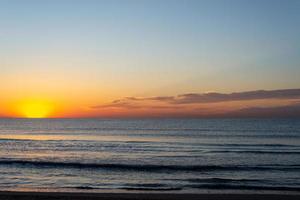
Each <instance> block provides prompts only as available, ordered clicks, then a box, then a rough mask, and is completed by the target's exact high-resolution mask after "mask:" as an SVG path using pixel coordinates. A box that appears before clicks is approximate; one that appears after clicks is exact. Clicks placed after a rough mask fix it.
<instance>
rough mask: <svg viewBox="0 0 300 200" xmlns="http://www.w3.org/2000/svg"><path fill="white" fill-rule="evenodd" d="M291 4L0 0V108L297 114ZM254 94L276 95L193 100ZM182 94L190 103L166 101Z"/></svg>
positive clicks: (299, 100)
mask: <svg viewBox="0 0 300 200" xmlns="http://www.w3.org/2000/svg"><path fill="white" fill-rule="evenodd" d="M299 10H300V1H298V0H253V1H249V0H206V1H205V0H195V1H192V0H170V1H168V0H163V1H158V0H148V1H143V0H135V1H134V0H132V1H130V0H127V1H126V0H119V1H114V0H109V1H108V0H107V1H101V0H72V1H71V0H51V1H50V0H44V1H39V0H26V1H21V0H0V94H1V96H0V116H3V117H152V116H155V117H159V116H171V117H172V116H176V117H177V116H178V117H181V116H182V117H210V116H250V115H251V116H252V115H261V116H274V115H281V114H282V113H285V114H286V113H288V115H289V116H290V115H291V116H294V115H299V109H298V107H299V104H300V95H299V94H298V93H297V92H298V90H290V89H299V88H300V78H299V77H300V56H299V55H300V37H299V35H300V12H299ZM261 90H264V91H273V92H271V93H275V94H276V93H278V91H279V92H283V93H284V94H285V95H286V96H284V97H282V96H280V97H278V96H276V95H275V97H274V96H272V95H271V96H272V97H271V98H269V97H266V96H263V98H262V97H261V96H259V95H260V92H258V93H259V95H258V96H259V97H257V96H256V97H255V98H250V99H249V98H244V99H240V98H238V99H230V98H229V99H230V100H222V101H220V100H219V101H217V102H216V101H206V102H203V100H200V101H199V98H198V97H199V96H201V95H202V96H204V97H205V98H206V96H207V94H219V95H221V96H222V95H225V96H226V95H229V96H230V94H232V93H238V94H244V93H245V92H248V91H254V92H255V91H261ZM290 92H291V93H292V95H291V94H290ZM187 94H193V95H196V97H197V98H198V100H197V101H192V102H188V103H186V102H183V103H180V104H178V103H174V102H173V100H174V99H176V100H178V99H181V98H184V97H186V96H185V95H187ZM246 94H247V93H246ZM255 94H256V93H255ZM202 96H201V98H203V97H202ZM208 96H211V95H208ZM168 98H169V99H168ZM137 99H138V100H137ZM141 99H142V100H141ZM158 99H159V100H158ZM162 99H164V100H162ZM166 99H168V100H166ZM172 99H173V100H172ZM116 102H122V103H121V104H120V103H119V104H116ZM290 107H292V109H291V108H290ZM294 107H297V109H294ZM296 111H297V112H296ZM251 113H252V114H251ZM253 113H254V114H253ZM255 113H256V114H255ZM257 113H261V114H257Z"/></svg>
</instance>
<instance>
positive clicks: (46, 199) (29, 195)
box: [0, 192, 300, 200]
mask: <svg viewBox="0 0 300 200" xmlns="http://www.w3.org/2000/svg"><path fill="white" fill-rule="evenodd" d="M0 199H1V200H2V199H5V200H6V199H7V200H15V199H20V200H21V199H22V200H23V199H24V200H37V199H39V200H50V199H55V200H71V199H72V200H87V199H91V200H96V199H99V200H100V199H101V200H195V199H205V200H252V199H253V200H299V199H300V195H287V194H166V193H164V194H162V193H155V194H154V193H148V194H147V193H54V192H0Z"/></svg>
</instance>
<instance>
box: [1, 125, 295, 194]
mask: <svg viewBox="0 0 300 200" xmlns="http://www.w3.org/2000/svg"><path fill="white" fill-rule="evenodd" d="M0 190H34V191H36V190H60V191H61V190H62V191H68V190H72V191H82V190H84V191H85V192H98V191H109V190H113V191H122V192H126V191H141V192H144V191H167V192H170V191H172V192H175V191H176V192H200V191H203V190H206V191H228V190H236V191H244V190H247V191H283V192H297V191H300V120H299V119H214V120H211V119H206V120H205V119H156V120H154V119H151V120H100V119H99V120H96V119H77V120H71V119H67V120H58V119H57V120H55V119H52V120H50V119H40V120H38V119H31V120H30V119H1V120H0Z"/></svg>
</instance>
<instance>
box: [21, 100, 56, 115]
mask: <svg viewBox="0 0 300 200" xmlns="http://www.w3.org/2000/svg"><path fill="white" fill-rule="evenodd" d="M51 111H52V105H51V104H50V103H49V102H45V101H26V102H23V103H22V104H21V105H20V112H21V114H22V115H23V116H24V117H26V118H46V117H49V115H50V113H51Z"/></svg>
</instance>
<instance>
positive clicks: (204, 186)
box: [185, 184, 300, 191]
mask: <svg viewBox="0 0 300 200" xmlns="http://www.w3.org/2000/svg"><path fill="white" fill-rule="evenodd" d="M185 187H187V188H196V189H216V190H271V191H300V187H287V186H258V185H232V184H195V185H186V186H185Z"/></svg>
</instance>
